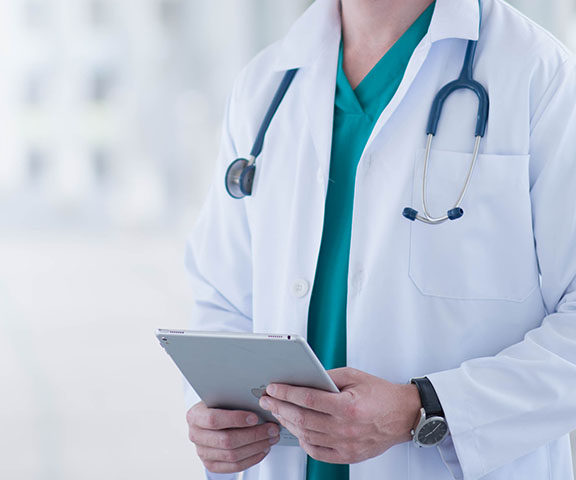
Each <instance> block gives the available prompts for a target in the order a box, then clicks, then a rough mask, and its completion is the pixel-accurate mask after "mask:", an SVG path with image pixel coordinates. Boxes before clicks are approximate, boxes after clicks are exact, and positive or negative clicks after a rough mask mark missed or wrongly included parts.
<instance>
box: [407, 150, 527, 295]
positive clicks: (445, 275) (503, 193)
mask: <svg viewBox="0 0 576 480" xmlns="http://www.w3.org/2000/svg"><path fill="white" fill-rule="evenodd" d="M424 157H425V152H424V150H422V151H418V154H417V158H416V164H415V169H414V185H413V192H412V196H413V198H412V201H413V207H414V208H415V209H417V210H420V211H421V210H422V175H423V167H424ZM529 159H530V157H529V156H528V155H479V157H478V161H477V164H476V168H475V170H474V173H473V175H472V179H471V182H470V186H469V189H468V192H467V194H466V196H465V198H464V201H463V203H462V208H463V209H464V216H463V217H462V218H460V219H458V220H453V221H447V222H445V223H443V224H440V225H428V224H424V223H422V222H419V221H415V222H413V223H412V225H411V232H410V267H409V268H410V272H409V274H410V278H411V279H412V281H413V283H414V284H415V286H416V287H417V288H418V290H420V292H421V293H422V294H423V295H430V296H436V297H444V298H454V299H478V300H509V301H516V302H521V301H522V300H524V299H525V298H527V297H528V296H529V295H530V293H531V292H532V291H533V290H534V288H536V286H537V284H538V268H537V262H536V254H535V248H534V236H533V232H532V215H531V206H530V189H529V175H528V173H529V172H528V169H529ZM471 160H472V154H471V153H460V152H448V151H439V150H432V152H431V155H430V161H429V166H428V182H427V183H428V184H427V194H426V199H427V205H428V210H429V213H430V215H432V216H435V217H438V216H442V215H445V214H446V212H447V210H449V209H451V208H452V207H453V206H454V203H455V202H456V199H457V198H458V196H459V194H460V191H461V190H462V188H463V186H464V182H465V180H466V175H467V173H468V169H469V167H470V162H471Z"/></svg>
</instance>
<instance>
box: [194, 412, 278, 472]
mask: <svg viewBox="0 0 576 480" xmlns="http://www.w3.org/2000/svg"><path fill="white" fill-rule="evenodd" d="M186 420H187V421H188V428H189V430H188V436H189V438H190V441H191V442H193V443H194V444H196V451H197V452H198V456H199V457H200V460H202V463H204V466H205V467H206V468H207V469H208V470H209V471H211V472H213V473H235V472H241V471H243V470H246V469H247V468H250V467H251V466H253V465H256V464H257V463H259V462H261V461H262V460H263V459H264V457H266V455H267V454H268V452H269V451H270V448H271V446H272V445H274V444H275V443H278V441H279V440H280V436H279V435H280V428H279V427H278V425H276V424H274V423H264V424H262V425H257V423H258V417H257V416H256V414H254V413H251V412H244V411H240V410H218V409H215V408H208V407H207V406H206V404H205V403H204V402H200V403H197V404H196V405H194V406H193V407H192V408H191V409H190V410H188V413H187V414H186Z"/></svg>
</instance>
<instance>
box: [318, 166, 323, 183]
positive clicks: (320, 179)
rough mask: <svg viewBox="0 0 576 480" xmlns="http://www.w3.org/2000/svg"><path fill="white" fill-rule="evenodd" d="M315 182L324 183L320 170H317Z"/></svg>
mask: <svg viewBox="0 0 576 480" xmlns="http://www.w3.org/2000/svg"><path fill="white" fill-rule="evenodd" d="M316 181H317V182H318V183H324V174H323V173H322V169H321V168H319V169H318V171H317V172H316Z"/></svg>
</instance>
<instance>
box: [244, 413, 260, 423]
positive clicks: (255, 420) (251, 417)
mask: <svg viewBox="0 0 576 480" xmlns="http://www.w3.org/2000/svg"><path fill="white" fill-rule="evenodd" d="M246 423H247V424H248V425H256V424H257V423H258V417H257V416H256V415H248V416H247V417H246Z"/></svg>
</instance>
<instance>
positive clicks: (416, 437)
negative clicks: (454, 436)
mask: <svg viewBox="0 0 576 480" xmlns="http://www.w3.org/2000/svg"><path fill="white" fill-rule="evenodd" d="M435 421H436V422H441V423H443V424H444V425H445V427H446V431H445V432H444V435H442V438H441V439H440V440H438V441H436V442H434V443H423V442H421V441H420V439H419V435H420V432H421V431H422V429H423V428H424V426H426V425H428V424H429V423H432V422H435ZM411 433H412V436H413V440H414V443H415V444H416V445H417V446H418V447H424V448H427V447H436V446H437V445H440V444H441V443H442V442H443V441H444V440H445V439H446V437H447V436H448V433H450V430H449V428H448V423H447V422H446V419H445V418H444V417H440V416H438V415H433V416H431V417H426V412H425V410H424V409H423V408H422V409H421V417H420V420H419V421H418V425H416V428H414V429H413V430H412V432H411Z"/></svg>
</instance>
